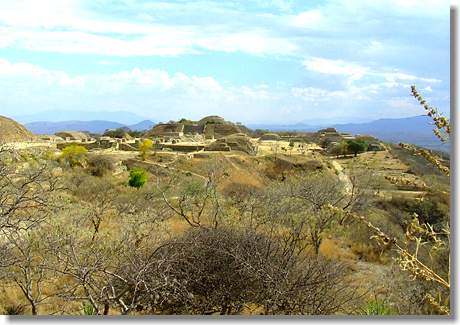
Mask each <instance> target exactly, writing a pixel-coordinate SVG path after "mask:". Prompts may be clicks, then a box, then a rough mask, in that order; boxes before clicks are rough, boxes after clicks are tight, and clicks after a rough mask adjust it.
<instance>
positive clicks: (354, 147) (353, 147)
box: [348, 140, 368, 157]
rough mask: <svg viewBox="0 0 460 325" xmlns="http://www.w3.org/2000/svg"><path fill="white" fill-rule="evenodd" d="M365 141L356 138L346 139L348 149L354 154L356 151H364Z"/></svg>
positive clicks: (365, 147) (365, 148)
mask: <svg viewBox="0 0 460 325" xmlns="http://www.w3.org/2000/svg"><path fill="white" fill-rule="evenodd" d="M367 146H368V145H367V142H365V141H358V140H350V141H348V150H349V151H350V152H351V153H353V154H354V155H355V157H356V156H357V155H358V153H361V152H364V151H366V150H367Z"/></svg>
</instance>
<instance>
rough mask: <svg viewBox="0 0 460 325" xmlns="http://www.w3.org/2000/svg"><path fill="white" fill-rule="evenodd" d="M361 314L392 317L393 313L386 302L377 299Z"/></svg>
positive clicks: (367, 305) (370, 302) (368, 304)
mask: <svg viewBox="0 0 460 325" xmlns="http://www.w3.org/2000/svg"><path fill="white" fill-rule="evenodd" d="M361 314H362V315H368V316H388V315H392V314H393V311H392V310H391V308H390V306H388V305H387V304H386V303H385V302H384V301H382V300H379V299H375V300H372V301H369V302H368V303H367V304H366V306H365V307H364V308H363V310H362V311H361Z"/></svg>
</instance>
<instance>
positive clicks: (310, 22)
mask: <svg viewBox="0 0 460 325" xmlns="http://www.w3.org/2000/svg"><path fill="white" fill-rule="evenodd" d="M321 19H322V14H321V11H320V10H319V9H313V10H307V11H303V12H301V13H299V14H297V15H292V16H289V17H288V19H287V22H288V23H289V24H291V25H292V26H295V27H300V28H315V27H316V26H318V24H319V23H320V21H321Z"/></svg>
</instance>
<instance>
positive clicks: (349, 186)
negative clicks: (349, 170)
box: [331, 160, 353, 194]
mask: <svg viewBox="0 0 460 325" xmlns="http://www.w3.org/2000/svg"><path fill="white" fill-rule="evenodd" d="M331 165H332V167H333V168H334V170H335V171H336V172H337V176H338V177H339V179H340V180H341V181H342V183H343V185H344V186H345V192H346V193H347V194H351V191H352V188H353V184H352V183H351V181H350V178H349V177H348V176H347V175H346V174H345V173H344V172H343V167H342V165H341V164H340V163H339V162H338V161H337V160H331Z"/></svg>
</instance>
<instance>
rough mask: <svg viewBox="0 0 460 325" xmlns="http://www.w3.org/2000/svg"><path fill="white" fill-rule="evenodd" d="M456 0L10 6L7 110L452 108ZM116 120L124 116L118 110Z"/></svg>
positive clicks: (325, 114)
mask: <svg viewBox="0 0 460 325" xmlns="http://www.w3.org/2000/svg"><path fill="white" fill-rule="evenodd" d="M449 35H450V33H449V1H445V0H405V1H399V0H373V1H346V0H324V1H307V0H303V1H302V0H300V1H295V0H272V1H267V0H254V1H243V0H241V1H237V0H233V1H206V0H204V1H180V0H177V1H132V0H91V1H90V0H88V1H85V0H78V1H77V0H55V1H52V0H42V1H36V0H17V1H9V0H0V87H1V88H0V89H1V91H0V114H3V115H14V116H17V115H27V114H32V113H37V112H42V111H48V110H63V111H72V110H80V111H130V112H133V113H135V114H138V115H141V116H143V117H145V118H150V119H153V120H155V121H164V120H169V119H179V118H181V117H187V118H200V117H202V116H204V115H210V114H213V115H214V114H215V115H221V116H224V117H225V118H227V119H230V120H234V121H241V122H245V123H285V124H287V123H300V122H303V123H311V124H314V123H318V122H326V123H329V122H330V123H335V122H352V121H365V120H373V119H378V118H382V117H405V116H414V115H419V114H421V113H423V112H422V111H421V108H420V107H418V106H417V105H416V102H415V101H414V100H413V99H412V98H411V97H410V85H412V84H416V85H417V86H418V88H419V90H420V91H421V92H422V93H423V94H424V95H425V97H427V98H428V99H429V100H430V101H431V103H432V104H433V105H436V106H438V107H439V108H440V109H441V110H442V111H444V112H445V113H447V114H448V113H449V87H450V85H449V70H450V65H449V57H450V56H449V37H450V36H449ZM107 119H108V120H110V114H107Z"/></svg>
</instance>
